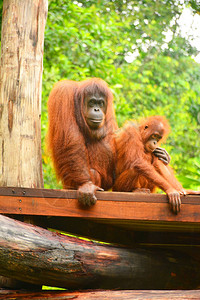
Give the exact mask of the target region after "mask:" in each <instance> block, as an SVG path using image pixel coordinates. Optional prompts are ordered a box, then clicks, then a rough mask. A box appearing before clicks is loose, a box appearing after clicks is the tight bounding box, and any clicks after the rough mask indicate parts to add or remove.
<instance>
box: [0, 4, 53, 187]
mask: <svg viewBox="0 0 200 300" xmlns="http://www.w3.org/2000/svg"><path fill="white" fill-rule="evenodd" d="M47 10H48V1H47V0H34V1H33V0H26V1H21V0H4V2H3V18H2V33H1V75H0V80H1V81H0V185H1V186H18V187H37V188H40V187H42V186H43V179H42V161H41V128H40V126H41V125H40V118H41V88H42V69H43V45H44V29H45V23H46V17H47Z"/></svg>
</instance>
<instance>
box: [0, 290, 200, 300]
mask: <svg viewBox="0 0 200 300" xmlns="http://www.w3.org/2000/svg"><path fill="white" fill-rule="evenodd" d="M199 298H200V291H198V290H191V291H183V290H181V291H141V290H140V291H131V290H128V291H127V290H126V291H122V290H121V291H120V290H119V291H110V290H107V291H75V292H67V291H42V292H37V293H36V292H25V291H24V292H23V291H1V290H0V299H4V300H5V299H15V300H17V299H18V300H21V299H23V300H25V299H27V300H33V299H34V300H42V299H48V300H51V299H52V300H64V299H66V300H67V299H76V300H88V299H90V300H92V299H95V300H102V299H106V300H121V299H126V300H132V299H134V300H154V299H155V300H159V299H160V300H171V299H179V300H189V299H192V300H199Z"/></svg>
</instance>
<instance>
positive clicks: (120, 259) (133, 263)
mask: <svg viewBox="0 0 200 300" xmlns="http://www.w3.org/2000/svg"><path fill="white" fill-rule="evenodd" d="M0 224H1V226H0V271H1V272H0V273H1V275H3V276H6V277H11V278H14V279H18V280H22V281H25V282H30V283H32V284H39V285H40V284H43V285H49V286H57V287H63V288H67V289H88V288H92V289H95V288H96V289H98V288H102V289H116V288H117V289H195V288H197V287H198V286H199V285H200V262H198V261H196V260H195V259H193V258H191V257H190V255H187V254H182V253H181V252H179V251H170V250H165V249H163V250H162V251H161V250H158V249H148V250H146V249H141V248H137V247H135V248H133V249H130V248H125V247H114V246H112V245H105V244H102V243H94V242H91V241H84V240H81V239H78V238H75V237H69V236H64V235H60V234H57V233H54V232H50V231H48V230H46V229H43V228H40V227H38V226H34V225H31V224H26V223H23V222H19V221H16V220H13V219H11V218H8V217H5V216H2V215H0Z"/></svg>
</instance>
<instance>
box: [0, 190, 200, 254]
mask: <svg viewBox="0 0 200 300" xmlns="http://www.w3.org/2000/svg"><path fill="white" fill-rule="evenodd" d="M96 195H97V199H98V200H97V203H96V204H95V205H94V206H92V207H90V208H87V209H86V208H84V207H81V206H80V205H79V203H78V201H77V199H76V197H77V192H76V191H73V190H69V191H64V190H47V189H28V188H12V187H9V188H0V213H2V214H6V215H14V217H15V218H20V216H22V215H23V216H24V215H31V216H34V218H35V220H36V223H38V224H40V223H41V224H42V225H43V226H44V227H49V228H54V229H57V230H61V231H65V232H68V233H72V234H76V235H80V236H83V237H89V238H92V239H96V240H100V241H105V242H112V243H117V244H124V245H131V246H133V245H135V244H136V245H140V246H141V245H142V246H160V247H162V246H165V247H166V246H169V247H174V246H175V247H179V248H181V249H183V247H186V248H187V249H188V248H190V250H191V246H195V249H196V251H197V250H199V247H200V234H199V232H200V196H189V195H187V196H182V198H181V200H182V205H181V212H180V213H179V214H177V215H175V214H174V213H172V212H171V210H170V208H169V204H168V200H167V196H166V195H161V194H150V195H149V194H133V193H116V192H97V193H96ZM192 250H193V251H194V248H193V249H192Z"/></svg>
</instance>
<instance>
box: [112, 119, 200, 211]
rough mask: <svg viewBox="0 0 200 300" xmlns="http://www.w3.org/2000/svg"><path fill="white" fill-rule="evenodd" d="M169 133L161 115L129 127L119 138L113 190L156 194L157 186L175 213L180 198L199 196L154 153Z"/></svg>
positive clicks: (117, 137) (117, 138)
mask: <svg viewBox="0 0 200 300" xmlns="http://www.w3.org/2000/svg"><path fill="white" fill-rule="evenodd" d="M168 133H169V124H168V121H167V120H166V119H165V118H164V117H161V116H153V117H149V118H147V119H145V120H144V121H143V122H141V123H140V125H139V126H137V125H135V124H133V123H132V124H129V125H127V126H125V128H124V129H123V130H122V131H121V132H120V133H119V134H118V135H117V136H116V147H117V164H116V181H115V185H114V188H113V189H114V190H116V191H127V192H130V191H133V192H134V191H135V192H141V191H143V192H148V191H149V192H150V191H151V192H155V190H156V187H160V188H161V189H162V190H164V191H165V192H166V193H167V194H168V197H169V203H170V205H171V207H172V210H173V211H174V212H175V213H177V212H178V211H180V206H181V199H180V195H186V194H200V192H196V191H192V190H184V189H183V187H182V185H181V184H180V182H178V180H177V179H176V178H175V176H174V173H173V170H172V168H171V167H169V166H168V165H166V164H164V163H163V162H162V161H161V160H159V159H158V158H157V157H155V155H153V151H155V149H156V148H157V147H158V145H159V144H160V142H161V141H163V140H164V139H166V137H167V135H168Z"/></svg>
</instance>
